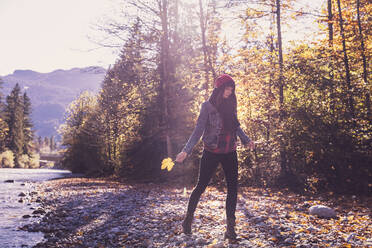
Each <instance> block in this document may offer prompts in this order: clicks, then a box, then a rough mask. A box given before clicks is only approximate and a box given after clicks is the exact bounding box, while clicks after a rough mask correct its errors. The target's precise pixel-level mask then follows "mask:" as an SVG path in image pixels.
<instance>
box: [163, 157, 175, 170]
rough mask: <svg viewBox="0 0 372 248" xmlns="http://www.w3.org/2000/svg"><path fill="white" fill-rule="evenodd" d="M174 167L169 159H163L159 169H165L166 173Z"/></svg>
mask: <svg viewBox="0 0 372 248" xmlns="http://www.w3.org/2000/svg"><path fill="white" fill-rule="evenodd" d="M173 166H174V162H173V161H172V159H171V158H165V159H163V161H162V162H161V169H162V170H165V169H167V170H168V171H171V170H172V168H173Z"/></svg>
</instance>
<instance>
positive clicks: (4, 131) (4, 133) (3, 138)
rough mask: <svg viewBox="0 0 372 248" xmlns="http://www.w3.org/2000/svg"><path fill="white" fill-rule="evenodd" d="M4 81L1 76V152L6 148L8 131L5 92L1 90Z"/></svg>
mask: <svg viewBox="0 0 372 248" xmlns="http://www.w3.org/2000/svg"><path fill="white" fill-rule="evenodd" d="M2 84H3V81H2V80H1V78H0V152H2V151H4V149H5V141H6V137H7V133H8V125H7V123H6V122H5V121H4V119H5V112H4V104H3V102H2V97H3V94H2V92H1V89H2Z"/></svg>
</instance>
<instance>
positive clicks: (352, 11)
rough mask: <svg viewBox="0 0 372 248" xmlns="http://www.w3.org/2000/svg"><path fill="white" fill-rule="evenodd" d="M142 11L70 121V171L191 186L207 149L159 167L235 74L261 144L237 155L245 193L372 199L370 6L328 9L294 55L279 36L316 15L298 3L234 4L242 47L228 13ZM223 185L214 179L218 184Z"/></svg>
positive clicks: (182, 7)
mask: <svg viewBox="0 0 372 248" xmlns="http://www.w3.org/2000/svg"><path fill="white" fill-rule="evenodd" d="M141 3H142V1H139V3H137V2H135V1H128V2H127V4H128V5H129V6H131V8H137V10H138V13H142V14H141V15H139V16H138V17H137V18H134V19H133V20H135V21H133V22H132V23H129V24H128V23H119V24H120V31H123V30H124V32H125V37H126V38H125V42H124V44H123V45H122V49H121V53H120V56H119V57H118V60H117V61H116V63H115V64H114V65H113V66H112V67H111V68H110V69H109V70H108V72H107V75H106V78H105V80H104V81H103V83H102V89H101V91H100V92H99V93H98V94H97V95H95V96H88V95H86V94H85V93H84V94H83V95H82V96H80V97H79V98H78V99H77V100H76V101H75V102H74V103H73V104H72V105H71V107H70V109H69V111H68V113H67V116H68V119H67V122H66V125H65V126H63V128H62V129H61V130H62V134H63V137H64V144H65V145H66V147H67V150H66V153H65V165H66V166H67V167H68V168H71V169H72V170H74V171H88V172H90V173H96V174H99V175H101V174H106V175H107V174H115V175H119V176H125V177H131V178H136V179H141V180H142V179H144V178H146V180H155V179H159V178H169V177H180V178H182V177H186V178H192V175H195V173H196V171H197V165H196V164H197V163H198V158H199V156H200V150H201V147H196V148H195V149H194V151H193V154H191V156H190V158H189V159H188V160H187V162H186V163H185V164H184V165H182V166H176V167H175V168H174V169H173V170H172V171H171V172H169V173H168V172H167V171H161V161H162V160H163V159H164V158H166V157H173V156H175V154H176V153H177V152H178V151H179V150H180V149H181V148H182V147H183V145H184V144H185V142H186V141H187V139H188V137H189V135H190V134H191V132H192V129H193V127H194V125H195V121H196V118H197V114H198V111H199V107H200V104H201V103H202V102H203V101H205V100H206V99H207V97H208V96H209V94H210V93H211V90H212V88H213V80H214V78H215V77H216V75H218V74H220V73H229V74H230V75H232V77H233V78H234V79H235V81H236V83H237V97H238V105H239V106H238V114H239V120H240V122H241V125H242V128H243V129H244V130H245V131H246V132H247V134H248V135H249V136H250V137H251V138H252V139H253V140H255V141H257V143H258V144H257V147H256V149H255V150H254V151H248V150H244V149H242V148H239V159H240V174H239V177H240V178H239V179H240V182H241V183H242V184H245V185H253V186H263V187H265V186H289V187H292V188H293V189H296V190H299V191H302V192H303V191H307V192H317V191H319V190H331V191H335V192H348V193H360V194H362V193H368V192H370V191H371V187H372V185H371V184H370V182H371V181H372V180H371V179H372V174H371V173H372V172H371V166H370V165H371V164H372V150H371V147H372V144H371V140H372V123H371V104H370V93H371V83H370V80H371V78H370V74H368V72H369V69H370V65H369V64H368V61H370V57H371V38H370V36H371V28H370V25H369V21H368V16H369V14H370V12H371V4H370V3H369V2H368V1H366V0H358V1H356V2H355V1H341V2H340V1H336V0H329V1H328V2H327V4H325V5H324V8H323V10H322V11H321V12H318V13H316V16H317V18H316V23H314V24H312V25H313V26H315V25H318V27H317V29H316V30H317V31H316V32H315V33H314V34H313V37H310V38H309V39H307V40H301V41H298V40H297V41H296V42H291V43H290V42H286V39H285V38H286V36H285V35H286V33H282V31H281V29H280V28H281V24H283V23H290V24H287V25H296V23H297V22H298V20H299V19H301V18H303V17H304V16H306V15H308V14H309V13H305V12H304V11H303V9H297V8H296V6H297V5H296V3H297V2H296V1H283V2H282V1H259V2H257V1H255V4H254V5H253V3H251V5H250V2H249V1H247V4H239V3H236V4H235V6H233V7H234V8H235V9H234V10H235V11H238V12H239V13H240V14H239V15H237V16H234V17H235V21H237V22H238V23H239V25H240V28H241V30H243V32H242V33H241V34H240V35H239V37H238V38H237V40H238V42H235V43H234V44H235V45H234V46H232V45H231V44H232V43H231V41H230V42H229V40H228V39H226V36H225V37H224V35H223V34H224V29H223V28H224V26H223V25H222V24H224V22H226V21H228V20H227V18H226V19H225V18H224V15H222V14H221V13H222V12H224V13H225V14H226V12H228V11H230V10H232V7H231V6H230V5H229V4H227V5H223V6H222V7H221V6H218V3H217V1H212V2H211V4H209V5H200V3H199V5H197V3H195V4H193V3H188V2H187V1H175V2H173V1H166V0H162V1H160V0H158V1H154V4H153V5H151V4H150V5H147V4H141ZM325 3H326V1H325ZM123 7H124V10H123V11H124V13H126V14H127V15H130V13H128V11H127V12H125V9H126V8H125V6H123ZM131 8H127V9H131ZM236 8H237V9H236ZM279 8H280V10H281V11H277V10H278V9H279ZM190 9H197V10H198V11H189V10H190ZM148 13H151V14H148ZM231 13H236V12H231ZM116 24H117V23H116ZM110 27H111V31H112V32H111V34H112V33H115V32H113V31H117V32H119V29H118V30H116V28H119V26H118V25H111V26H110ZM263 27H266V28H263ZM116 34H118V33H116ZM221 178H222V175H221V172H217V176H216V178H214V179H213V180H214V182H215V183H218V182H220V179H221Z"/></svg>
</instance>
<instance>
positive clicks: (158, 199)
mask: <svg viewBox="0 0 372 248" xmlns="http://www.w3.org/2000/svg"><path fill="white" fill-rule="evenodd" d="M182 189H183V187H182ZM247 194H248V195H247V196H243V195H242V196H240V195H239V198H240V199H239V201H238V203H239V204H238V206H237V211H236V217H237V233H238V236H239V238H241V240H240V241H239V243H238V244H228V241H227V240H226V241H225V240H224V239H223V235H224V232H225V229H226V223H225V217H224V216H225V209H224V207H223V208H220V206H221V205H222V206H223V205H224V201H225V196H226V195H225V193H223V192H219V191H218V190H215V189H210V190H207V191H206V192H205V193H204V194H203V195H202V198H201V199H200V202H199V205H198V208H197V211H196V213H195V219H194V222H193V225H192V235H185V234H183V233H182V231H181V223H182V220H183V217H184V215H185V211H186V207H187V200H188V198H187V197H184V196H183V190H177V191H174V190H172V188H167V187H166V186H161V185H134V186H133V185H124V184H118V183H115V182H111V183H110V182H106V181H104V182H102V181H100V180H99V179H78V178H76V179H63V180H54V181H49V182H43V183H40V185H39V187H38V191H37V194H35V193H33V194H30V195H31V197H32V198H33V199H40V205H41V206H40V208H37V209H36V210H35V211H34V213H35V214H36V213H39V214H42V215H43V216H42V218H41V219H40V220H39V221H35V222H34V223H32V224H27V225H26V226H24V227H23V230H28V231H42V232H44V234H45V240H44V241H42V242H40V243H39V244H37V245H36V246H35V248H47V247H106V248H115V247H152V248H160V247H162V248H163V247H164V248H167V247H169V248H171V247H215V248H216V247H269V248H270V247H288V246H291V247H296V248H310V247H325V246H326V244H329V245H331V247H341V246H342V245H343V244H344V242H345V240H347V239H349V241H352V242H354V244H357V243H356V238H355V237H356V236H362V235H361V234H359V233H355V234H354V233H353V234H354V235H353V236H351V234H350V235H349V236H348V237H347V238H345V239H344V238H343V236H342V235H341V234H337V232H333V231H332V232H330V233H324V234H323V233H322V232H319V231H320V230H321V229H322V228H323V225H325V224H327V222H330V221H334V220H325V219H319V218H316V217H314V216H309V215H306V213H301V214H302V215H298V216H297V217H296V218H297V219H294V217H295V215H294V213H293V210H295V208H296V205H294V206H293V207H292V208H293V210H291V207H290V206H289V204H283V205H281V203H280V201H273V200H271V198H270V197H271V196H270V195H268V196H257V194H256V193H255V192H252V193H249V192H248V193H247ZM301 206H302V207H305V206H306V207H307V205H305V204H303V205H301ZM301 216H303V217H301ZM305 222H307V223H305ZM345 225H350V226H351V225H352V224H350V223H345ZM299 230H302V231H299ZM358 242H359V241H358ZM368 242H369V243H371V240H366V241H365V242H364V243H363V242H362V243H361V246H363V245H365V244H367V243H368Z"/></svg>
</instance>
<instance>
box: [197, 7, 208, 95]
mask: <svg viewBox="0 0 372 248" xmlns="http://www.w3.org/2000/svg"><path fill="white" fill-rule="evenodd" d="M199 9H200V30H201V35H202V45H203V56H204V73H205V87H204V88H205V96H204V99H205V100H207V99H208V96H209V65H208V51H207V44H206V40H205V29H206V27H205V26H206V20H205V19H204V12H203V5H202V1H201V0H199Z"/></svg>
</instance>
